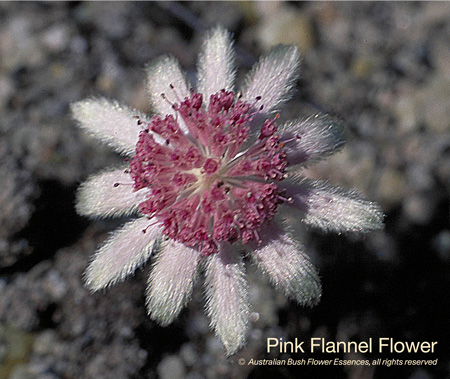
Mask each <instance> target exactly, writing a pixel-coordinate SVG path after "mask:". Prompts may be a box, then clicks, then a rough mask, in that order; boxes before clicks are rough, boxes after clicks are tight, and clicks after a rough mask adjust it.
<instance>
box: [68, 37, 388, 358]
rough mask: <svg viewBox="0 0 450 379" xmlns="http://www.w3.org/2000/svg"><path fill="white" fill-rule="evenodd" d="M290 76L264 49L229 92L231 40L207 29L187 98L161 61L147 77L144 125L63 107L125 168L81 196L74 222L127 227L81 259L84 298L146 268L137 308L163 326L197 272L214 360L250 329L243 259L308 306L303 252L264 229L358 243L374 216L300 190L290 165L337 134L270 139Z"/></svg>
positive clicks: (174, 66)
mask: <svg viewBox="0 0 450 379" xmlns="http://www.w3.org/2000/svg"><path fill="white" fill-rule="evenodd" d="M299 64H300V54H299V52H298V50H297V48H296V47H294V46H277V47H275V48H274V49H273V50H272V51H270V52H269V53H268V54H267V55H266V56H265V57H263V58H261V60H260V61H259V62H258V63H257V64H256V65H255V67H254V68H253V69H252V70H251V71H250V73H249V74H248V75H247V77H246V79H245V81H244V85H243V87H242V88H240V89H239V91H235V90H234V86H235V84H234V77H235V67H234V52H233V48H232V40H231V36H230V34H229V33H228V32H227V31H225V30H224V29H222V28H216V29H214V30H212V31H210V32H209V33H208V34H207V38H206V40H205V42H204V43H203V45H202V50H201V52H200V56H199V62H198V80H197V81H198V83H197V88H196V89H195V88H192V87H191V86H190V84H189V83H188V81H187V80H186V77H185V74H184V73H183V71H182V70H181V68H180V66H179V64H178V62H177V61H176V60H175V59H174V58H172V57H163V58H160V59H157V60H156V61H155V62H153V63H151V64H150V65H149V66H148V68H147V92H148V95H149V98H150V103H151V106H152V109H153V111H154V114H153V115H151V116H146V115H142V114H140V113H139V112H137V111H134V110H132V109H130V108H128V107H125V106H121V105H119V104H118V103H116V102H111V101H109V100H106V99H88V100H85V101H81V102H79V103H75V104H73V105H72V112H73V115H74V118H75V119H76V120H77V121H78V123H79V125H80V127H81V128H83V129H85V130H87V131H88V132H89V133H90V134H91V135H92V136H93V137H95V138H97V139H98V140H99V141H101V142H104V143H107V144H109V145H110V146H112V147H113V148H114V149H115V150H116V151H118V152H120V153H122V154H125V155H127V156H128V158H127V160H126V162H127V165H126V167H122V168H119V169H110V170H107V171H104V172H102V173H100V174H97V175H94V176H92V177H90V178H89V179H88V180H87V181H86V182H85V183H84V184H82V185H81V186H80V189H79V191H78V199H77V205H76V207H77V210H78V212H79V213H80V214H82V215H85V216H90V217H109V216H124V215H126V216H129V215H132V214H133V213H134V214H137V216H138V218H137V219H136V220H134V221H130V222H128V223H126V224H125V225H124V226H123V227H122V228H121V229H120V230H119V231H117V232H115V233H114V234H113V235H112V236H111V237H110V238H109V239H108V240H107V241H106V242H105V243H104V244H103V246H101V247H100V248H99V250H98V252H97V253H96V254H95V255H94V258H93V260H92V262H91V263H90V265H89V267H88V268H87V270H86V273H85V278H86V284H87V286H88V288H90V289H91V290H93V291H96V290H98V289H101V288H105V287H107V286H109V285H111V284H114V283H115V282H117V281H120V280H123V279H125V277H126V276H128V275H130V274H132V273H133V272H134V271H135V270H136V269H137V268H138V267H140V266H141V265H143V264H144V263H145V262H146V261H147V260H148V259H150V258H151V256H152V255H154V256H155V257H154V264H153V266H152V270H151V273H150V278H149V282H148V288H147V302H146V305H147V309H148V313H149V316H150V317H151V318H152V319H154V320H155V321H157V322H158V323H160V324H161V325H168V324H170V323H171V322H172V321H173V320H174V319H175V318H176V317H177V316H178V314H179V313H180V312H181V310H182V309H183V308H184V306H185V305H186V304H187V302H188V301H189V300H190V298H191V294H192V291H193V288H194V284H195V281H196V280H197V278H199V277H202V275H199V272H201V271H203V272H204V277H205V285H204V289H205V300H206V313H207V315H208V316H209V317H210V319H211V327H212V328H213V329H214V331H215V333H216V334H217V335H218V336H219V338H220V339H221V340H222V342H223V345H224V347H225V351H226V354H227V355H231V354H234V353H235V352H236V351H238V350H239V349H240V348H241V347H242V346H243V345H244V344H245V340H246V334H247V331H248V326H249V314H250V304H249V300H248V289H247V287H248V285H247V282H246V278H245V265H244V260H243V256H244V255H245V254H248V255H249V256H250V257H251V260H252V261H253V262H254V263H255V264H256V265H257V267H258V268H259V269H260V271H261V272H262V273H263V274H265V275H267V276H268V277H269V279H270V281H271V283H272V284H273V285H274V286H275V288H276V289H278V290H280V291H281V292H283V293H284V294H285V295H286V296H287V297H289V298H290V299H293V300H295V301H297V302H298V303H300V304H303V305H313V304H315V303H317V302H318V301H319V299H320V296H321V287H320V281H319V278H318V274H317V272H316V270H315V269H314V267H313V266H312V264H311V263H310V261H309V259H308V257H307V255H306V252H305V248H304V247H303V246H302V245H301V243H300V242H299V241H298V238H297V236H294V235H291V234H290V233H289V231H288V230H283V229H282V226H281V225H278V221H277V220H279V219H285V220H286V219H287V218H286V217H283V213H285V214H287V213H288V212H290V213H291V215H292V214H294V217H289V219H292V220H295V221H298V222H304V223H305V224H306V225H310V226H313V227H317V228H319V229H321V230H323V231H333V232H338V233H341V232H367V231H372V230H376V229H380V228H381V227H382V219H383V215H382V212H381V211H380V209H379V207H378V206H377V205H376V204H375V203H373V202H370V201H367V200H363V199H362V198H361V197H360V196H359V195H357V193H356V192H355V191H346V190H343V189H340V188H338V187H333V186H331V185H329V184H326V183H323V182H314V181H311V180H308V179H307V178H304V177H299V174H298V172H299V168H300V167H302V165H305V164H309V163H312V162H315V161H318V160H320V159H323V158H325V157H327V156H328V155H330V154H332V153H334V152H336V151H337V150H339V148H341V147H342V145H343V144H344V134H343V130H342V127H341V124H340V123H339V122H337V121H336V120H335V119H334V118H332V117H330V116H328V115H324V114H318V115H313V116H311V117H308V118H303V119H297V120H293V121H290V122H287V123H284V124H282V125H280V123H279V121H278V120H279V114H278V113H276V114H275V113H274V111H275V110H277V111H279V108H280V106H281V104H282V103H283V102H284V101H286V100H287V99H288V98H289V97H290V95H291V90H292V87H293V85H294V83H295V80H296V78H297V74H298V69H299ZM294 173H295V174H294ZM287 229H290V228H287Z"/></svg>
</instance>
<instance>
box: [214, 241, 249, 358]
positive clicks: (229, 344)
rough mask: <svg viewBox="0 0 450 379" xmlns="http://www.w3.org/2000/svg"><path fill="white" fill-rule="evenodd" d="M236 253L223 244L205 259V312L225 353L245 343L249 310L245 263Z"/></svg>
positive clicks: (233, 351)
mask: <svg viewBox="0 0 450 379" xmlns="http://www.w3.org/2000/svg"><path fill="white" fill-rule="evenodd" d="M236 255H237V254H236V253H233V252H232V251H231V246H230V244H228V243H223V244H221V246H220V248H219V252H218V253H216V254H212V255H211V256H209V257H208V258H207V262H206V278H205V295H206V312H207V314H208V316H209V317H210V318H211V327H212V328H213V329H214V330H215V332H216V334H217V335H218V336H219V338H220V339H221V341H222V343H223V345H224V346H225V350H226V353H227V355H232V354H234V353H236V351H238V350H239V348H241V347H242V346H243V345H244V343H245V338H246V333H247V328H248V318H249V312H250V305H249V299H248V288H247V282H246V280H245V272H244V263H243V262H242V258H241V257H240V256H236Z"/></svg>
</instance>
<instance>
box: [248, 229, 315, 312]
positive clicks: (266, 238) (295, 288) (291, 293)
mask: <svg viewBox="0 0 450 379" xmlns="http://www.w3.org/2000/svg"><path fill="white" fill-rule="evenodd" d="M260 237H261V239H262V241H263V243H262V244H261V246H257V247H256V248H255V249H254V251H252V252H251V257H252V258H253V261H254V262H255V263H256V264H257V266H258V268H259V269H260V270H261V271H262V272H263V273H265V274H266V275H268V276H269V278H270V281H271V283H272V284H273V285H274V286H275V288H276V289H278V290H280V291H282V292H283V293H284V295H285V296H287V297H289V298H291V299H294V300H296V301H297V302H298V303H299V304H302V305H305V304H308V305H314V304H316V303H317V302H318V301H319V299H320V296H321V285H320V279H319V276H318V275H317V272H316V270H315V269H314V266H313V265H312V263H311V262H310V260H309V258H308V256H307V255H306V254H305V252H304V248H303V246H301V245H300V244H299V243H296V242H294V241H293V240H292V239H291V238H290V237H289V236H288V235H287V234H283V233H282V232H281V231H280V230H279V229H278V228H277V227H276V225H271V226H270V228H269V227H266V228H265V229H263V230H261V232H260Z"/></svg>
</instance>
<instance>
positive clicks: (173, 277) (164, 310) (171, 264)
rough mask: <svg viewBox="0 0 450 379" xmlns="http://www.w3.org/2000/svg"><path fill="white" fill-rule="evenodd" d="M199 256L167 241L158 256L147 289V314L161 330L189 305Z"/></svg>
mask: <svg viewBox="0 0 450 379" xmlns="http://www.w3.org/2000/svg"><path fill="white" fill-rule="evenodd" d="M199 261H200V252H199V251H198V250H196V249H192V248H190V247H187V246H185V245H183V244H181V243H179V242H175V241H173V240H170V241H169V242H168V243H167V244H166V245H165V247H164V248H163V250H162V251H161V252H160V253H159V254H158V256H157V258H156V262H155V264H154V265H153V269H152V272H151V274H150V277H149V282H148V287H147V310H148V313H149V315H150V317H151V318H152V319H154V320H156V321H158V323H159V324H160V325H162V326H166V325H169V324H170V323H171V322H172V321H173V320H174V319H175V318H176V317H177V316H178V314H179V313H180V312H181V310H182V309H183V308H184V306H185V305H186V304H187V303H188V301H189V300H190V298H191V295H192V288H193V285H194V279H195V276H196V271H197V266H198V263H199Z"/></svg>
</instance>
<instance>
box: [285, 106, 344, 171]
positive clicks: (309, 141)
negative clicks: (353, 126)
mask: <svg viewBox="0 0 450 379" xmlns="http://www.w3.org/2000/svg"><path fill="white" fill-rule="evenodd" d="M279 132H280V133H281V139H280V142H282V143H284V150H285V152H286V154H287V159H288V162H289V165H290V166H292V165H296V164H301V163H305V162H313V161H317V160H320V159H323V158H325V157H327V156H328V155H330V154H332V153H334V152H335V151H336V150H337V149H339V148H340V147H342V146H343V145H344V143H345V139H344V132H343V129H342V127H341V125H340V123H339V122H338V121H337V120H336V119H334V118H332V117H331V116H329V115H326V114H322V115H321V114H316V115H314V116H310V117H307V118H303V119H299V120H296V121H293V122H289V123H286V124H285V125H283V126H281V127H280V129H279Z"/></svg>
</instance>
